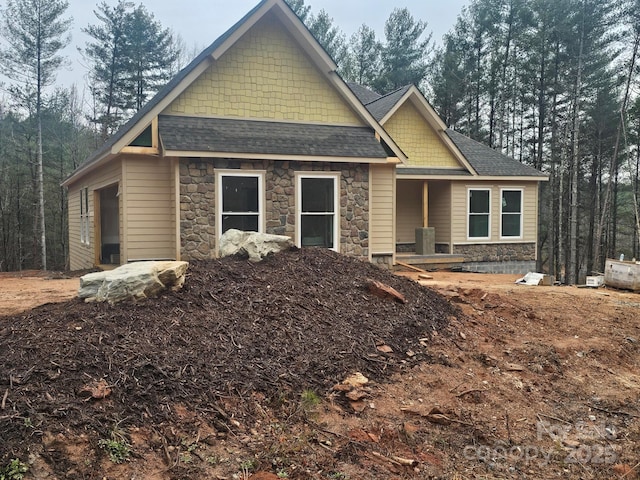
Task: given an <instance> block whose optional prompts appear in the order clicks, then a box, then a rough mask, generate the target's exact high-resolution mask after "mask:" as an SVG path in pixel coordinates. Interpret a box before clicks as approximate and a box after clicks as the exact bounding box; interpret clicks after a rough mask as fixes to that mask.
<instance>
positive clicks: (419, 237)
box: [416, 227, 436, 255]
mask: <svg viewBox="0 0 640 480" xmlns="http://www.w3.org/2000/svg"><path fill="white" fill-rule="evenodd" d="M435 253H436V229H435V228H434V227H421V228H416V254H417V255H435Z"/></svg>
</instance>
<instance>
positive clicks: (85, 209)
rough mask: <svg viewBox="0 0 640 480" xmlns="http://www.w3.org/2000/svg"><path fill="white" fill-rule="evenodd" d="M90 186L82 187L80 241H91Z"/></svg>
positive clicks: (84, 243) (87, 242)
mask: <svg viewBox="0 0 640 480" xmlns="http://www.w3.org/2000/svg"><path fill="white" fill-rule="evenodd" d="M89 218H90V216H89V187H82V188H81V189H80V243H81V244H83V245H89V244H90V243H91V230H90V227H89Z"/></svg>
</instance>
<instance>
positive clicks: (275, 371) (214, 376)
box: [0, 249, 459, 478]
mask: <svg viewBox="0 0 640 480" xmlns="http://www.w3.org/2000/svg"><path fill="white" fill-rule="evenodd" d="M368 279H374V280H376V281H379V282H382V283H384V284H385V285H388V286H390V287H392V288H394V289H396V290H398V291H399V292H401V293H402V294H403V295H405V296H406V298H407V302H406V303H405V304H402V303H399V302H395V301H392V300H388V299H383V298H379V297H377V296H374V295H372V294H371V293H369V292H368V290H367V288H366V285H367V280H368ZM457 315H459V310H458V308H457V307H455V306H452V305H451V304H450V303H449V302H448V301H447V300H445V299H444V298H443V297H442V296H440V295H439V294H437V293H435V292H434V291H432V290H429V289H425V288H423V287H421V286H420V285H418V284H417V283H415V282H412V281H410V280H407V279H404V278H400V277H397V276H394V275H393V274H391V273H389V272H386V271H383V270H380V269H378V268H376V267H374V266H372V265H370V264H368V263H365V262H361V261H357V260H354V259H350V258H348V257H344V256H341V255H338V254H336V253H333V252H330V251H327V250H320V249H310V250H295V251H290V252H286V253H282V254H278V255H274V256H271V257H269V258H267V259H266V260H265V261H263V262H261V263H258V264H253V263H250V262H248V261H246V260H244V259H237V258H227V259H223V260H220V261H211V262H201V263H193V264H191V265H190V267H189V272H188V279H187V282H186V284H185V286H184V288H183V289H182V290H181V291H179V292H175V293H173V292H169V293H166V294H164V295H163V296H162V297H160V298H157V299H148V300H144V301H140V302H137V303H122V304H117V305H107V304H87V303H82V302H81V301H79V300H72V301H68V302H65V303H59V304H50V305H45V306H42V307H38V308H35V309H34V310H31V311H29V312H26V313H24V314H20V315H16V316H13V317H3V318H0V365H2V369H1V370H0V398H1V399H2V403H1V405H0V407H1V409H0V468H1V467H2V466H3V465H6V464H7V463H8V462H9V461H10V460H11V459H13V458H21V459H25V458H27V457H28V456H29V454H30V453H33V452H36V451H37V452H39V455H40V456H41V458H42V459H44V461H45V462H46V464H47V465H44V466H41V469H44V470H46V471H48V472H50V473H51V474H52V475H55V477H56V478H63V477H64V478H103V473H104V472H103V471H102V469H103V468H104V465H103V463H101V462H100V461H98V460H99V459H100V458H101V455H103V453H104V452H102V450H101V449H100V448H99V439H101V438H102V439H104V438H109V436H113V432H114V429H116V427H117V429H118V431H125V430H127V429H130V431H134V430H132V429H136V428H141V427H144V428H145V429H147V430H157V431H159V432H160V431H162V432H164V433H163V435H169V434H168V433H166V432H167V431H168V430H173V427H171V422H175V421H176V405H180V406H182V407H181V408H183V409H184V410H185V411H188V412H192V414H193V415H197V416H203V417H206V418H208V419H209V423H210V424H212V425H214V426H216V428H218V430H219V431H222V432H227V433H228V432H229V431H230V430H231V429H233V425H234V421H235V422H236V423H237V420H234V421H232V420H231V419H232V418H235V417H236V416H237V417H238V418H240V417H242V415H244V414H243V412H246V409H247V406H246V402H248V401H249V400H248V399H251V398H255V396H256V395H259V396H260V398H261V399H262V403H263V404H264V405H265V408H269V407H274V408H275V409H276V410H278V408H279V407H278V405H280V406H282V405H287V404H288V403H289V402H290V399H292V398H299V396H300V394H301V392H303V391H304V390H313V391H315V392H318V393H319V394H320V395H323V394H325V393H327V392H328V391H329V390H330V389H331V386H332V385H334V384H335V383H338V382H339V381H340V380H342V379H343V378H344V377H345V376H346V375H348V374H350V373H353V372H355V371H359V372H362V373H363V374H364V375H366V376H367V377H369V378H371V379H373V380H376V381H383V380H384V379H385V378H388V377H389V376H390V375H392V374H393V373H395V372H398V371H401V370H403V369H407V368H410V367H412V366H414V365H417V364H419V363H420V362H423V361H436V362H437V361H442V360H445V361H446V359H442V358H440V359H439V358H434V357H433V356H432V355H431V354H430V353H429V351H428V349H426V348H424V346H425V345H426V343H425V342H427V341H428V340H429V339H430V338H431V337H432V335H433V334H434V333H436V332H443V331H444V330H445V329H446V327H447V324H448V322H449V319H450V318H455V316H457ZM421 342H422V343H421ZM383 345H384V346H385V348H379V347H381V346H383ZM381 350H383V351H384V352H383V351H381ZM407 352H408V353H407ZM91 388H94V390H93V393H94V397H106V398H92V396H91V393H92V390H91ZM95 388H97V389H98V390H97V391H98V392H99V393H98V394H95V392H96V390H95ZM3 394H4V396H3ZM70 432H74V434H79V433H82V435H85V436H87V441H88V443H89V444H91V445H92V446H93V450H91V452H92V453H91V454H90V457H91V455H93V456H94V457H95V458H88V459H85V461H84V462H82V461H74V460H73V455H71V456H70V455H69V454H63V453H62V452H61V450H60V449H57V448H55V444H56V441H57V440H55V439H56V438H59V435H63V436H64V435H67V434H69V433H70ZM52 438H53V439H54V440H51V439H52ZM51 445H54V447H51ZM165 447H166V442H165ZM167 452H168V451H166V452H165V453H167ZM96 459H98V460H96ZM94 460H96V461H94ZM101 465H102V466H101ZM0 472H1V471H0ZM170 475H171V478H178V477H180V470H179V469H178V470H176V469H174V470H173V471H172V472H171V474H170ZM188 476H189V475H186V477H185V478H188ZM114 478H115V477H114Z"/></svg>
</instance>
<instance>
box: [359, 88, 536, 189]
mask: <svg viewBox="0 0 640 480" xmlns="http://www.w3.org/2000/svg"><path fill="white" fill-rule="evenodd" d="M350 86H351V85H350ZM352 89H353V90H354V92H356V94H360V96H359V98H360V99H361V100H362V101H363V103H364V104H365V107H366V108H367V109H368V110H369V111H370V112H371V113H372V115H373V116H374V117H375V118H376V120H378V121H379V122H380V123H381V124H382V125H384V124H385V123H386V121H387V120H388V119H389V118H390V117H391V116H393V114H394V113H395V112H396V111H397V110H398V108H400V106H401V105H403V104H404V103H405V102H406V101H408V100H412V103H413V105H414V106H416V107H418V110H419V111H420V113H421V114H422V116H423V117H424V118H425V120H426V121H427V122H428V123H429V124H430V125H431V126H432V127H433V128H434V130H435V131H436V133H437V134H438V135H439V136H440V138H441V139H442V141H443V142H444V143H445V144H446V145H447V146H448V147H449V148H450V150H451V152H452V153H453V154H454V156H456V157H457V158H458V159H459V160H462V161H461V163H462V164H463V165H465V166H466V167H467V169H468V171H469V172H470V173H471V174H472V175H474V176H480V177H535V179H537V180H544V179H548V175H547V174H545V173H542V172H540V171H539V170H536V169H535V168H533V167H530V166H528V165H525V164H523V163H521V162H519V161H517V160H515V159H513V158H511V157H509V156H507V155H504V154H502V153H501V152H499V151H497V150H494V149H493V148H491V147H488V146H487V145H484V144H482V143H480V142H477V141H475V140H472V139H471V138H469V137H467V136H465V135H462V134H461V133H458V132H456V131H454V130H452V129H450V128H447V126H446V125H445V124H444V122H443V121H442V120H441V119H440V117H439V116H438V114H437V113H436V111H435V109H434V108H433V107H432V106H431V105H430V104H429V102H428V101H427V99H426V98H425V97H424V95H423V94H422V93H421V92H420V91H419V90H418V89H417V88H416V87H415V86H414V85H406V86H404V87H400V88H399V89H397V90H395V91H393V92H390V93H388V94H386V95H383V96H379V97H378V98H374V99H373V100H370V101H368V102H366V101H365V100H366V99H367V98H371V96H369V97H365V96H363V95H361V90H360V89H354V88H353V87H352ZM365 90H367V89H365ZM398 173H399V174H403V175H430V176H431V175H461V173H460V171H457V172H456V171H455V170H450V169H447V170H444V169H437V168H436V169H434V168H420V167H418V168H414V167H403V168H402V169H400V168H399V169H398Z"/></svg>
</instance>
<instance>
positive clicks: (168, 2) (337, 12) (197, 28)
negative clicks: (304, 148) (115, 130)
mask: <svg viewBox="0 0 640 480" xmlns="http://www.w3.org/2000/svg"><path fill="white" fill-rule="evenodd" d="M134 1H135V3H136V4H139V3H143V4H145V5H146V7H147V9H148V10H149V11H150V12H152V13H153V14H154V15H155V17H156V19H157V20H159V21H160V22H161V23H162V25H163V26H165V27H169V28H171V29H172V30H173V32H174V33H176V34H179V35H180V36H181V37H182V39H183V40H184V42H185V44H186V46H187V48H188V50H189V51H191V50H192V49H193V48H195V47H198V51H200V50H202V49H204V48H205V47H206V46H208V45H209V44H211V43H212V42H213V41H214V40H215V39H216V38H218V36H220V35H221V34H222V33H224V32H225V31H226V30H227V29H228V28H229V27H231V26H232V25H233V24H234V23H235V22H237V21H238V20H240V19H241V18H242V17H243V16H244V15H245V14H246V13H247V12H248V11H249V10H251V9H252V8H253V7H254V6H255V5H256V4H257V3H258V1H259V0H224V1H222V0H153V1H151V0H142V1H141V0H134ZM2 3H4V2H2V1H1V0H0V4H2ZM97 3H98V2H97V1H89V0H69V10H68V13H69V14H70V15H71V16H72V17H73V20H74V21H73V30H72V40H71V44H70V46H69V47H68V48H67V49H66V50H65V52H64V53H65V54H66V55H67V56H68V58H69V60H70V66H69V67H68V68H65V69H63V70H60V71H59V73H58V81H59V82H60V83H62V84H64V85H70V84H71V83H74V82H75V83H77V84H78V86H79V87H80V88H82V86H83V85H84V76H85V74H86V71H87V68H86V66H85V65H83V64H82V61H81V58H80V56H79V55H78V53H77V48H78V47H84V45H85V43H86V41H87V40H88V37H87V36H86V35H85V34H83V33H82V32H81V31H80V30H81V28H83V27H86V26H87V25H89V24H95V23H97V19H96V17H95V15H94V13H93V10H94V9H95V6H96V4H97ZM108 3H109V4H110V5H114V4H115V3H116V0H108ZM468 3H469V0H391V1H389V0H307V1H305V4H307V5H309V6H311V11H312V13H317V12H319V11H320V10H321V9H324V10H326V11H327V13H328V14H329V15H330V16H331V17H332V18H333V20H334V23H335V24H336V25H337V26H338V27H339V28H340V29H341V30H342V31H343V32H344V33H345V34H346V35H347V37H348V36H350V35H351V34H352V33H353V32H355V31H356V30H357V29H358V28H359V27H360V25H362V24H363V23H366V24H367V25H369V26H370V27H372V28H373V29H374V30H376V33H377V34H378V37H379V38H384V22H385V20H386V19H387V18H388V17H389V14H390V13H391V11H392V10H393V9H394V8H396V7H407V8H408V9H409V11H410V12H411V14H412V15H413V17H414V18H415V19H420V20H425V21H426V22H427V23H428V26H427V31H432V32H433V39H434V41H436V43H440V39H441V38H442V35H444V34H445V33H446V32H448V31H449V30H450V29H451V27H453V25H454V23H455V21H456V18H457V16H458V14H459V13H460V11H461V9H462V7H463V6H464V5H467V4H468Z"/></svg>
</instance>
